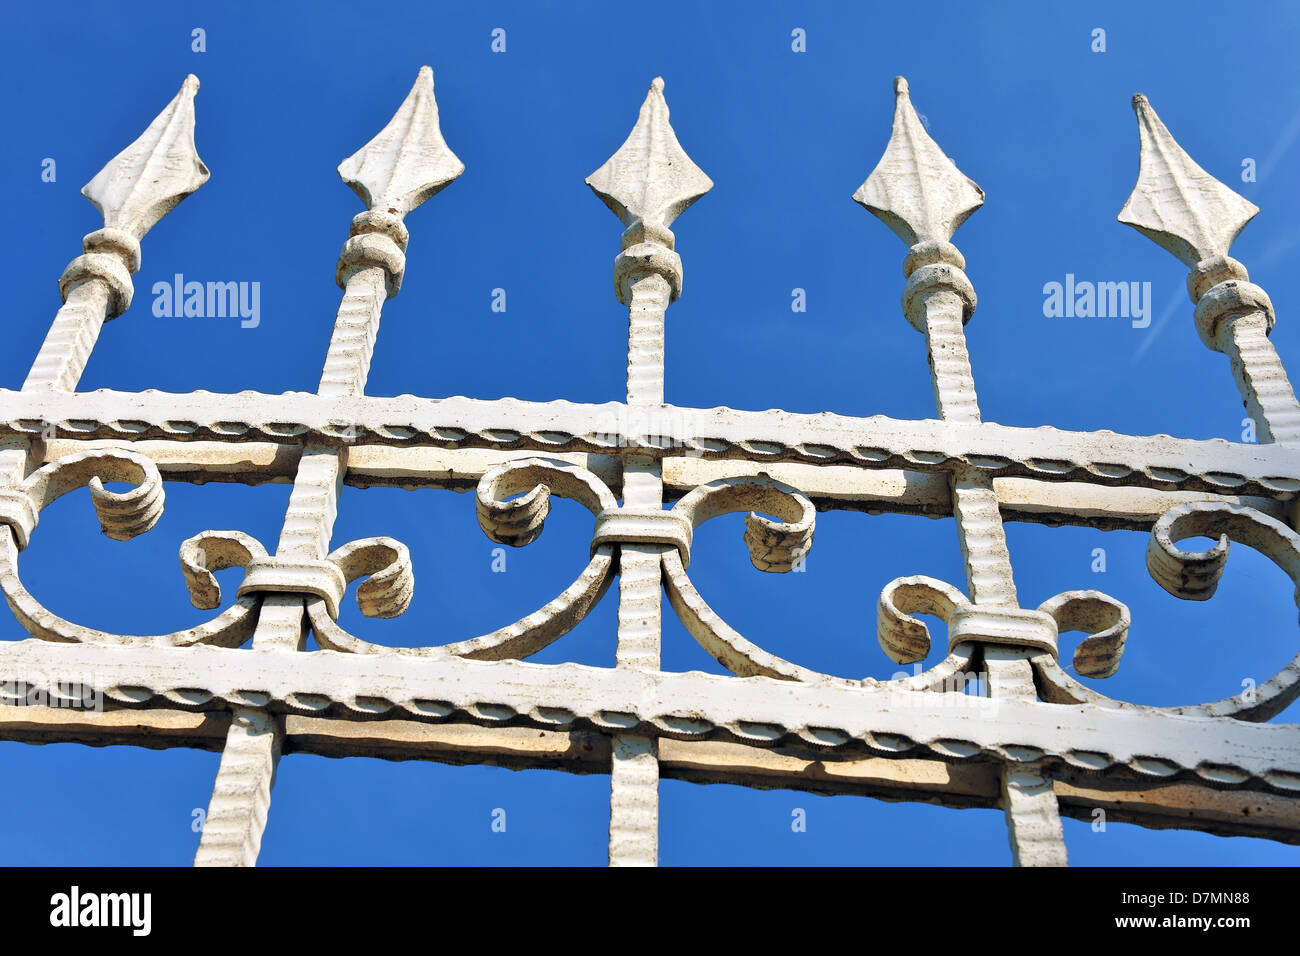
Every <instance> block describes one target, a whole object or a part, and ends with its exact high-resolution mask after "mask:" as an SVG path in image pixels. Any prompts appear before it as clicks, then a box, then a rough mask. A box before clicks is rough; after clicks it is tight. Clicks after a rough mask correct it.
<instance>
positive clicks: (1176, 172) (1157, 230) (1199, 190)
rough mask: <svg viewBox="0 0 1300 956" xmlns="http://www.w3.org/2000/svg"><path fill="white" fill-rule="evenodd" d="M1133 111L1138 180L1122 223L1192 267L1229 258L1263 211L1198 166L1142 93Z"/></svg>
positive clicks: (1125, 206)
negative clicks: (1137, 143) (1240, 236)
mask: <svg viewBox="0 0 1300 956" xmlns="http://www.w3.org/2000/svg"><path fill="white" fill-rule="evenodd" d="M1133 112H1134V113H1136V114H1137V120H1138V137H1139V141H1140V154H1139V161H1138V179H1137V185H1135V186H1134V187H1133V193H1132V195H1130V196H1129V197H1128V202H1126V203H1124V208H1123V209H1121V210H1120V213H1119V221H1120V222H1122V223H1124V224H1125V225H1129V226H1132V227H1133V228H1134V229H1136V230H1137V231H1138V232H1140V233H1142V234H1143V235H1144V236H1147V237H1148V238H1149V239H1151V240H1152V241H1153V242H1156V243H1158V244H1159V245H1161V246H1163V247H1164V248H1166V249H1168V250H1169V251H1170V252H1172V253H1173V254H1174V255H1176V256H1177V257H1178V258H1179V259H1181V260H1182V261H1183V262H1184V263H1186V264H1187V265H1188V266H1190V267H1192V268H1195V267H1196V264H1197V262H1199V261H1201V260H1202V259H1209V258H1211V257H1213V256H1226V255H1227V254H1228V250H1229V248H1231V246H1232V243H1233V240H1235V239H1236V238H1237V235H1238V233H1240V232H1241V230H1242V229H1243V228H1244V227H1245V225H1246V223H1248V222H1250V220H1251V219H1253V218H1254V217H1255V214H1256V213H1258V212H1259V208H1258V207H1257V206H1256V205H1255V204H1254V203H1252V202H1250V201H1249V200H1247V199H1245V198H1244V197H1242V196H1239V195H1237V193H1235V192H1233V191H1232V190H1231V189H1229V188H1228V187H1227V186H1225V185H1224V184H1223V183H1221V182H1219V181H1218V180H1217V179H1215V178H1214V177H1213V176H1211V175H1210V174H1209V173H1207V172H1206V171H1205V170H1203V169H1202V168H1201V167H1200V166H1198V165H1196V163H1195V162H1194V161H1193V160H1192V157H1190V156H1188V155H1187V153H1186V151H1184V149H1183V148H1182V147H1181V146H1179V145H1178V141H1177V140H1175V139H1174V137H1173V134H1171V133H1170V132H1169V130H1168V129H1167V128H1166V127H1165V124H1164V123H1162V122H1161V121H1160V117H1159V116H1157V115H1156V111H1155V110H1153V109H1152V108H1151V104H1150V102H1148V101H1147V98H1146V97H1145V96H1143V95H1142V94H1141V93H1138V94H1137V95H1135V96H1134V97H1133Z"/></svg>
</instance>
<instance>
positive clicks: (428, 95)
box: [339, 66, 465, 216]
mask: <svg viewBox="0 0 1300 956" xmlns="http://www.w3.org/2000/svg"><path fill="white" fill-rule="evenodd" d="M464 171H465V164H464V163H462V162H461V161H460V160H459V159H458V158H457V157H456V154H455V153H453V152H452V151H451V149H450V148H448V146H447V143H446V141H445V140H444V139H443V138H442V130H441V128H440V126H439V121H438V101H437V100H436V99H435V98H434V93H433V70H432V69H430V68H429V67H428V66H422V67H420V71H419V74H418V75H417V76H416V78H415V85H414V86H412V87H411V91H410V92H409V93H407V94H406V99H405V100H403V101H402V105H401V106H400V107H398V110H397V112H396V113H395V114H393V118H392V119H391V120H389V121H388V125H387V126H385V127H384V128H383V129H382V130H380V131H379V133H378V134H377V135H376V136H375V138H374V139H372V140H371V141H370V142H368V143H367V144H366V145H365V146H363V147H361V149H359V150H357V151H356V152H355V153H353V154H352V155H351V156H350V157H348V158H347V159H345V160H344V161H343V162H342V163H340V164H339V175H340V176H341V177H342V178H343V181H344V182H345V183H347V184H348V185H349V186H351V187H352V190H353V192H355V193H356V194H357V195H358V196H360V197H361V201H362V202H364V203H365V204H366V207H367V208H368V209H371V210H374V211H378V212H388V213H392V214H393V215H395V216H406V215H407V214H408V213H410V212H411V210H413V209H415V208H416V207H418V206H419V205H420V204H421V203H423V202H424V201H425V200H427V199H429V198H430V197H431V196H434V195H435V194H437V193H438V192H439V191H440V190H441V189H443V188H444V187H445V186H447V184H448V183H451V182H452V181H453V180H455V179H456V177H457V176H459V175H460V174H461V173H463V172H464Z"/></svg>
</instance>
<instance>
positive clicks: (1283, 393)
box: [1228, 312, 1300, 442]
mask: <svg viewBox="0 0 1300 956" xmlns="http://www.w3.org/2000/svg"><path fill="white" fill-rule="evenodd" d="M1229 334H1230V339H1229V344H1228V359H1229V361H1230V362H1231V363H1232V376H1233V378H1234V379H1235V380H1236V382H1237V388H1238V389H1239V390H1240V392H1241V397H1242V399H1243V400H1244V401H1245V403H1246V411H1247V413H1248V414H1249V415H1250V417H1251V418H1253V419H1254V420H1255V426H1256V429H1255V430H1256V435H1257V437H1258V438H1259V440H1260V441H1277V442H1293V441H1300V404H1297V402H1296V397H1295V391H1294V390H1293V389H1292V388H1291V380H1290V379H1289V378H1287V374H1286V369H1285V368H1283V366H1282V360H1281V359H1280V358H1278V354H1277V349H1275V348H1274V347H1273V343H1272V342H1271V341H1269V338H1268V325H1267V320H1266V317H1265V316H1264V314H1263V313H1262V312H1256V313H1253V314H1251V315H1248V316H1243V317H1241V318H1238V319H1236V320H1235V321H1233V322H1232V326H1231V331H1230V333H1229Z"/></svg>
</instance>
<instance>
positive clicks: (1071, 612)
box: [1038, 591, 1132, 677]
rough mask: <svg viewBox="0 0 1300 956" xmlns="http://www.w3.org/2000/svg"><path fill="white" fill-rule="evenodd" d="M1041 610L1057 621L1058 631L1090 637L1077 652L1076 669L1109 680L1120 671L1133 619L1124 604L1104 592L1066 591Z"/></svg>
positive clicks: (1040, 608) (1080, 644)
mask: <svg viewBox="0 0 1300 956" xmlns="http://www.w3.org/2000/svg"><path fill="white" fill-rule="evenodd" d="M1038 610H1040V611H1042V612H1043V613H1044V614H1049V615H1051V617H1052V618H1053V619H1054V620H1055V621H1056V627H1057V630H1058V631H1083V632H1084V633H1086V634H1089V635H1090V636H1089V637H1087V638H1085V639H1084V640H1082V641H1080V642H1079V646H1078V647H1076V648H1075V650H1074V669H1075V671H1076V672H1078V673H1079V674H1080V675H1082V676H1084V677H1110V676H1111V675H1112V674H1114V673H1115V672H1116V671H1117V670H1119V662H1120V658H1122V657H1123V656H1124V642H1125V640H1126V639H1127V638H1128V629H1129V625H1130V624H1131V623H1132V617H1131V616H1130V614H1129V609H1128V606H1127V605H1126V604H1124V603H1123V602H1122V601H1117V600H1116V599H1115V598H1113V597H1111V596H1110V595H1109V594H1103V593H1102V592H1101V591H1063V592H1062V593H1060V594H1058V595H1056V596H1055V597H1052V598H1048V599H1047V600H1046V601H1044V602H1043V603H1042V604H1040V605H1039V606H1038Z"/></svg>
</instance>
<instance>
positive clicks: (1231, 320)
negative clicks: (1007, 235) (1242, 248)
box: [1119, 93, 1300, 442]
mask: <svg viewBox="0 0 1300 956" xmlns="http://www.w3.org/2000/svg"><path fill="white" fill-rule="evenodd" d="M1133 112H1134V113H1136V114H1137V120H1138V136H1139V138H1140V144H1141V145H1140V148H1141V153H1140V161H1139V166H1138V180H1137V185H1136V186H1134V187H1133V193H1132V195H1131V196H1129V198H1128V202H1126V203H1125V204H1124V208H1123V209H1122V210H1120V214H1119V221H1120V222H1122V223H1125V224H1127V225H1130V226H1132V227H1133V228H1134V229H1136V230H1138V232H1140V233H1142V234H1143V235H1144V236H1147V237H1148V238H1150V239H1151V240H1152V241H1154V242H1156V243H1158V244H1159V245H1161V246H1163V247H1164V248H1166V249H1168V250H1169V251H1170V252H1172V253H1173V254H1174V255H1175V256H1177V257H1178V258H1179V259H1180V260H1182V262H1183V263H1185V264H1186V265H1187V266H1189V267H1190V268H1191V270H1192V271H1191V273H1190V274H1189V275H1188V277H1187V291H1188V294H1189V295H1190V296H1191V299H1192V301H1193V302H1195V303H1196V311H1195V312H1194V313H1193V315H1192V318H1193V321H1195V323H1196V331H1197V334H1198V335H1200V337H1201V341H1202V342H1204V343H1205V345H1206V346H1207V347H1208V348H1211V349H1214V350H1215V351H1216V352H1223V353H1224V354H1225V355H1227V356H1228V357H1229V359H1230V360H1231V365H1232V373H1233V377H1234V378H1235V379H1236V380H1237V389H1238V390H1239V391H1240V392H1241V397H1242V399H1243V401H1244V403H1245V406H1246V409H1247V411H1249V412H1250V416H1251V418H1253V419H1254V420H1255V424H1256V426H1257V431H1256V434H1257V436H1258V438H1259V440H1260V441H1279V442H1296V441H1300V403H1297V402H1296V397H1295V391H1294V390H1293V389H1292V387H1291V382H1290V380H1289V379H1288V378H1287V374H1286V369H1284V368H1283V366H1282V362H1281V360H1280V359H1279V358H1278V355H1277V351H1276V350H1275V349H1274V348H1273V343H1272V342H1270V341H1269V340H1268V334H1269V333H1270V332H1271V331H1272V330H1273V323H1274V321H1275V315H1274V311H1273V303H1272V302H1271V301H1270V300H1269V297H1268V293H1267V292H1265V291H1264V290H1263V289H1261V288H1260V287H1259V286H1257V285H1255V284H1254V283H1253V282H1251V281H1250V273H1248V272H1247V271H1246V267H1245V266H1244V265H1242V264H1241V263H1240V262H1238V261H1237V260H1236V259H1233V258H1232V257H1230V256H1229V255H1228V250H1229V249H1230V248H1231V247H1232V243H1233V241H1234V240H1235V239H1236V238H1237V235H1238V234H1239V233H1240V232H1241V230H1242V229H1243V228H1245V226H1246V223H1248V222H1250V220H1251V219H1253V218H1255V214H1256V213H1258V212H1259V207H1257V206H1256V205H1255V204H1254V203H1252V202H1250V201H1249V200H1248V199H1245V198H1244V197H1242V196H1239V195H1237V193H1235V192H1233V191H1232V190H1231V189H1229V188H1228V187H1227V186H1225V185H1224V184H1223V183H1221V182H1219V181H1218V180H1217V179H1215V178H1214V177H1213V176H1211V175H1210V174H1209V173H1207V172H1206V171H1205V170H1203V169H1202V168H1201V167H1200V166H1198V165H1196V163H1195V162H1194V161H1193V160H1192V157H1190V156H1188V155H1187V153H1186V151H1185V150H1184V149H1183V148H1182V147H1181V146H1179V145H1178V141H1177V140H1175V139H1174V137H1173V135H1172V134H1171V133H1170V132H1169V130H1168V129H1166V128H1165V124H1164V123H1162V122H1160V117H1159V116H1157V115H1156V111H1155V110H1153V109H1152V108H1151V104H1150V103H1149V102H1147V98H1146V97H1145V96H1143V95H1142V94H1141V93H1139V94H1137V95H1136V96H1134V97H1133Z"/></svg>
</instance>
